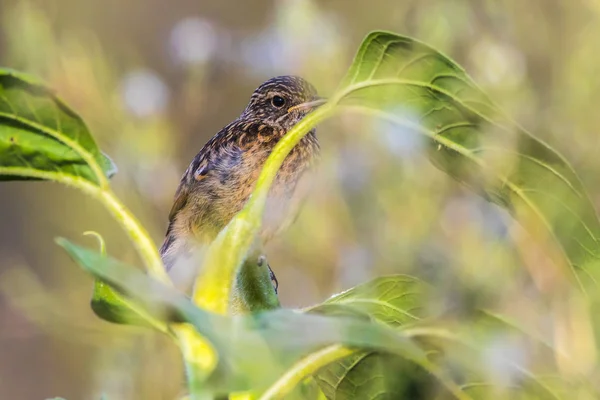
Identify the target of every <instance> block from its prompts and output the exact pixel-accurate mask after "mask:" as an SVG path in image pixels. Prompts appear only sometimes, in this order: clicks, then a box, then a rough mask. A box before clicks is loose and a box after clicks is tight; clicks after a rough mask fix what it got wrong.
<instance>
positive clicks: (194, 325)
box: [0, 31, 600, 399]
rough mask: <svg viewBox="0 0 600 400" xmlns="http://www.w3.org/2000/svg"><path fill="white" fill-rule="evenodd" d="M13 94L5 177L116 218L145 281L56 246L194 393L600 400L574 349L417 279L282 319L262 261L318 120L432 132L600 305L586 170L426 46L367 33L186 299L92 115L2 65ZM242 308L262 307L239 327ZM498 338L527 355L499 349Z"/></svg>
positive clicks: (457, 164) (216, 245)
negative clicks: (49, 186) (123, 198)
mask: <svg viewBox="0 0 600 400" xmlns="http://www.w3.org/2000/svg"><path fill="white" fill-rule="evenodd" d="M0 99H1V101H0V155H1V157H0V179H2V180H15V179H44V180H49V181H56V182H60V183H63V184H66V185H68V186H71V187H74V188H77V189H80V190H82V191H84V192H85V193H87V194H88V195H90V196H92V197H93V198H94V199H96V200H98V201H99V202H100V203H102V204H103V205H104V206H105V207H106V208H107V210H108V211H109V212H111V213H112V215H113V216H114V217H115V219H116V220H117V221H118V222H119V223H120V224H121V225H122V227H123V228H124V229H125V231H126V232H127V234H128V235H129V237H130V239H131V240H132V243H133V244H134V246H135V248H136V249H137V251H138V252H139V254H140V256H141V259H142V261H143V263H144V267H145V270H146V272H147V273H146V274H144V273H142V272H140V271H138V270H136V269H135V268H133V267H130V266H128V265H127V264H125V263H122V262H119V261H116V260H114V259H112V258H110V257H108V256H106V255H105V254H102V252H101V253H97V252H95V251H92V250H89V249H85V248H82V247H80V246H77V245H75V244H72V243H71V242H69V241H67V240H66V239H59V240H58V243H59V244H60V245H61V246H62V247H63V248H64V249H65V250H66V251H67V252H68V253H69V255H70V256H71V257H72V258H73V259H74V260H75V261H76V262H77V263H78V264H79V265H80V266H81V267H83V268H84V269H85V270H86V271H88V272H90V273H91V274H92V275H93V276H94V277H95V278H96V279H97V283H96V286H95V292H94V296H93V301H92V306H93V309H94V311H95V312H96V314H97V315H98V316H100V317H101V318H104V319H106V320H108V321H111V322H118V323H128V324H136V325H144V326H151V327H154V328H155V329H158V330H159V331H161V332H164V333H165V334H167V335H168V336H169V337H171V338H172V339H173V340H174V341H175V343H176V344H177V345H178V346H179V347H180V349H181V351H182V356H183V359H184V363H185V364H186V371H187V378H188V383H189V390H190V398H192V399H204V398H214V397H215V396H219V395H224V394H231V393H237V394H235V396H239V395H240V394H239V392H245V395H247V396H248V397H249V398H262V399H269V398H280V397H283V396H287V395H289V396H294V395H297V394H298V393H297V392H294V389H295V388H296V387H297V386H298V385H309V386H310V384H307V382H306V379H308V378H310V377H311V376H312V377H314V382H316V383H317V384H318V385H319V388H320V391H321V392H322V393H323V394H324V395H325V396H326V397H327V398H332V399H333V398H374V397H382V396H385V397H388V398H400V397H404V398H433V397H434V396H437V397H436V398H452V397H453V398H459V399H469V398H515V397H519V398H563V397H565V398H566V396H568V395H571V394H572V393H574V392H576V393H578V394H580V395H581V396H584V395H585V396H594V395H597V392H596V390H597V389H598V388H597V387H595V385H594V384H593V382H591V381H590V382H588V380H587V379H586V378H587V376H586V375H592V374H593V373H594V372H596V366H595V365H594V366H593V367H592V368H591V369H590V370H585V369H583V370H577V368H575V370H576V373H572V371H573V370H572V369H571V370H570V372H571V373H568V374H567V373H565V369H564V363H563V362H561V360H562V359H563V358H564V357H567V358H569V355H564V354H562V353H561V351H562V349H560V348H558V346H557V343H556V342H552V340H550V339H549V338H548V337H547V335H546V334H545V333H543V332H536V331H532V330H531V329H529V328H525V327H523V326H521V325H520V323H519V322H513V321H511V319H510V318H508V317H505V316H504V315H503V314H502V313H501V312H499V311H497V310H488V309H485V308H481V307H479V306H477V307H474V309H472V310H469V312H468V313H467V315H460V313H457V312H456V310H453V309H452V307H448V306H446V305H444V306H443V307H431V304H432V302H433V304H435V301H436V294H435V289H434V287H433V286H432V285H428V284H427V283H425V282H423V281H422V280H420V279H417V278H413V277H408V276H404V275H392V276H387V277H381V278H378V279H376V280H374V281H371V282H368V283H365V284H362V285H360V286H358V287H355V288H353V289H350V290H348V291H346V292H343V293H341V294H338V295H335V296H333V297H331V298H330V299H329V300H327V301H326V302H324V303H323V304H320V305H316V306H313V307H310V308H308V309H306V310H302V311H295V310H284V309H280V308H279V307H278V302H277V301H276V300H274V298H273V296H274V293H273V292H272V288H271V286H270V283H269V278H268V274H266V273H257V271H264V268H263V269H262V270H261V269H256V268H257V266H256V265H254V262H252V258H251V257H250V256H249V252H250V251H251V246H252V243H253V242H254V238H255V236H256V234H257V232H258V230H259V228H260V223H261V220H262V215H263V213H264V208H265V202H266V198H267V193H268V190H269V187H270V185H271V183H272V182H273V179H274V177H275V175H276V173H277V171H278V169H279V167H280V166H281V164H282V162H283V160H284V159H285V157H286V156H287V154H288V153H289V152H290V151H291V149H292V148H293V147H294V146H295V145H296V144H297V143H298V141H299V140H300V139H301V138H302V136H303V135H304V134H306V132H308V131H309V130H310V129H311V128H313V127H314V126H315V125H317V124H318V123H320V122H322V121H323V120H325V119H327V118H330V117H332V116H334V115H337V114H339V113H342V112H344V113H345V112H353V113H359V114H363V115H367V116H369V117H377V118H382V119H384V120H387V121H390V122H393V123H395V124H398V125H400V126H403V127H404V128H406V133H407V134H421V135H423V136H424V137H426V138H427V144H428V150H429V154H430V158H431V159H432V161H433V162H434V164H435V165H437V166H439V168H440V169H442V170H443V171H445V172H447V173H448V174H449V175H450V176H452V177H453V178H455V179H457V180H458V181H460V182H462V183H464V184H466V185H467V186H469V187H470V188H472V189H473V190H475V191H476V192H477V193H480V194H482V195H483V196H484V197H485V198H486V199H489V200H490V201H492V202H495V203H497V204H498V205H500V206H502V207H504V208H506V209H507V210H508V211H509V212H510V213H511V214H512V215H513V216H514V217H515V218H516V219H517V220H518V221H519V222H520V223H521V224H522V225H523V227H525V228H526V229H527V230H528V231H529V232H530V233H531V240H532V242H537V243H542V245H543V246H545V247H544V248H545V249H546V250H547V252H548V256H549V257H550V259H551V260H552V262H553V263H554V264H555V265H557V266H558V267H559V271H560V274H561V275H560V277H561V279H560V285H559V289H560V290H561V291H562V292H561V293H564V297H563V298H564V299H568V300H569V301H571V300H572V299H575V301H584V302H585V301H590V305H592V304H593V303H591V301H592V300H594V289H595V285H596V284H595V282H596V278H595V276H596V274H597V272H596V270H597V269H598V266H597V265H596V263H597V261H596V260H597V259H598V256H599V254H600V253H599V244H598V240H597V234H598V231H599V229H600V223H599V221H598V218H597V216H596V213H595V211H594V208H593V205H592V203H591V202H590V200H589V198H588V195H587V194H586V192H585V190H584V188H583V186H582V183H581V182H580V180H579V178H578V177H577V175H576V174H575V172H574V170H573V168H572V167H571V166H570V165H569V164H568V163H567V161H566V160H565V158H564V157H562V156H561V155H560V154H559V153H558V152H556V151H555V150H553V149H552V148H551V147H550V146H548V145H547V144H545V143H544V142H542V141H541V140H539V139H537V138H535V137H534V136H533V135H531V134H530V133H528V132H527V131H525V130H524V129H523V128H521V127H519V126H518V125H516V124H515V123H514V122H512V121H511V120H510V119H509V118H508V117H506V116H505V115H504V113H503V112H502V111H501V110H500V109H499V108H498V107H497V106H496V105H495V104H494V103H492V102H491V100H490V99H489V98H488V97H487V96H486V95H485V94H484V93H483V92H482V91H481V90H480V89H479V88H478V87H477V86H476V85H475V84H474V83H473V82H472V80H471V79H470V78H469V77H468V76H467V75H466V73H465V72H464V71H463V70H462V69H461V68H460V67H459V66H458V65H457V64H456V63H455V62H453V61H452V60H450V59H449V58H448V57H446V56H444V55H443V54H441V53H439V52H438V51H436V50H434V49H432V48H431V47H429V46H427V45H425V44H423V43H420V42H418V41H416V40H414V39H411V38H407V37H403V36H399V35H396V34H394V33H390V32H381V31H378V32H373V33H371V34H369V35H368V36H367V37H366V38H365V40H364V41H363V44H362V45H361V47H360V49H359V51H358V53H357V55H356V58H355V60H354V62H353V64H352V66H351V67H350V69H349V71H348V73H347V75H346V77H345V78H344V80H343V81H342V84H341V85H340V87H339V88H338V90H337V91H336V92H335V93H334V94H333V95H332V96H331V97H330V99H329V101H328V102H327V103H326V104H325V105H324V106H322V107H320V108H318V109H317V110H316V111H314V112H313V113H311V114H310V115H309V116H307V117H306V118H304V119H303V120H302V121H301V122H300V123H298V124H297V125H296V126H295V127H294V129H292V130H291V131H290V132H289V133H288V134H287V135H286V136H285V137H284V138H283V139H282V140H281V141H280V142H279V143H278V145H277V146H276V148H275V150H274V151H273V153H272V154H271V156H270V157H269V159H268V160H267V163H266V165H265V167H264V169H263V171H262V173H261V175H260V177H259V179H258V182H257V185H256V188H255V190H254V193H253V196H252V197H251V199H250V200H249V201H248V203H247V204H246V206H245V207H244V209H243V210H242V211H241V212H240V213H239V214H238V215H236V216H235V217H234V218H233V219H232V221H231V222H230V223H229V224H228V225H227V227H226V228H225V229H224V230H223V231H222V232H221V233H220V234H219V235H218V237H217V239H216V240H215V241H214V242H213V243H212V244H211V246H210V248H209V249H208V253H207V256H206V258H205V260H204V265H203V268H202V272H201V274H200V275H199V276H198V277H197V281H196V285H195V288H194V293H193V296H192V298H191V299H188V298H186V297H185V296H183V295H182V294H180V293H178V292H177V291H175V289H174V288H173V285H172V283H171V281H170V279H169V277H168V276H167V274H166V273H165V272H164V270H163V268H162V264H161V262H160V257H159V255H158V253H157V251H156V247H155V246H154V244H153V243H152V241H151V239H150V238H149V236H148V234H147V232H146V230H145V229H144V228H143V227H142V226H141V225H140V223H139V222H138V221H137V220H136V219H135V217H134V216H133V215H132V214H131V213H130V212H129V211H128V210H127V208H126V207H125V206H124V205H123V204H122V203H121V202H120V201H119V199H118V198H117V197H116V196H115V195H114V193H113V192H112V191H111V189H110V187H109V184H108V179H109V178H110V177H111V176H112V174H113V173H114V170H115V168H114V166H113V164H112V162H111V161H110V159H108V158H107V157H106V156H105V155H104V154H103V153H101V152H100V150H99V149H98V148H97V146H96V144H95V142H94V140H93V138H92V136H91V135H90V133H89V132H88V130H87V128H86V127H85V125H84V123H83V121H82V120H81V118H79V117H78V116H77V115H76V114H75V113H74V112H73V111H72V110H70V109H69V108H68V107H67V106H66V105H65V104H64V103H63V102H61V101H60V100H59V99H58V98H57V97H56V96H55V95H54V94H53V93H52V92H51V91H50V90H48V89H46V88H45V87H44V86H43V85H41V84H40V83H38V82H37V81H36V80H34V79H32V78H30V77H28V76H25V75H23V74H20V73H16V72H13V71H9V70H1V71H0ZM514 149H516V150H514ZM562 267H565V268H563V269H560V268H562ZM584 293H585V294H587V295H588V296H589V298H585V299H584V298H583V294H584ZM235 299H238V300H239V301H241V302H242V303H244V308H245V309H246V310H247V311H249V312H248V313H242V314H239V315H233V313H232V304H234V303H235ZM240 299H241V300H240ZM438 300H439V299H438ZM586 304H587V303H586ZM569 313H570V310H569V309H567V311H565V315H564V316H565V318H569V316H570V315H569ZM494 343H500V344H504V343H509V344H511V346H512V345H514V346H513V347H514V348H515V349H517V350H518V351H519V352H522V353H523V354H525V353H526V355H527V357H519V356H514V355H513V354H511V353H510V352H509V353H508V354H504V353H503V352H502V351H500V352H499V353H498V352H493V351H492V352H490V350H489V348H490V346H491V345H492V344H494ZM501 350H502V349H501ZM257 362H258V363H259V364H260V365H259V366H260V368H257ZM541 365H543V366H544V368H540V366H541ZM400 376H402V377H403V379H400V378H399V377H400ZM590 398H591V397H590Z"/></svg>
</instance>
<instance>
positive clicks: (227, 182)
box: [160, 75, 325, 292]
mask: <svg viewBox="0 0 600 400" xmlns="http://www.w3.org/2000/svg"><path fill="white" fill-rule="evenodd" d="M324 102H325V100H324V99H322V98H320V97H319V96H318V95H317V91H316V89H315V88H314V86H313V85H311V84H310V83H309V82H308V81H306V80H305V79H303V78H301V77H299V76H293V75H284V76H276V77H273V78H271V79H269V80H267V81H265V82H264V83H262V84H261V85H260V86H258V88H257V89H256V90H254V92H253V93H252V95H251V96H250V100H249V102H248V104H247V106H246V108H245V109H244V111H243V112H242V113H241V115H240V116H239V117H238V118H236V119H235V120H234V121H233V122H231V123H230V124H228V125H226V126H225V127H224V128H222V129H221V130H220V131H219V132H218V133H217V134H215V135H214V136H213V137H212V138H211V139H210V140H208V142H206V144H205V145H204V146H203V147H202V148H201V150H200V151H199V152H198V154H197V155H196V156H195V157H194V158H193V160H192V162H191V163H190V164H189V166H188V168H187V169H186V171H185V172H184V174H183V176H182V177H181V181H180V183H179V186H178V187H177V190H176V192H175V197H174V201H173V206H172V208H171V211H170V213H169V223H168V228H167V231H166V235H165V238H164V241H163V244H162V246H161V248H160V255H161V258H162V261H163V264H164V265H165V268H166V269H167V271H168V272H170V271H172V270H173V269H174V266H175V265H179V263H180V262H182V261H185V260H188V259H189V258H190V257H191V255H192V254H194V252H196V251H197V250H198V249H202V248H206V246H207V245H208V244H210V243H211V242H212V241H213V240H214V239H215V238H216V236H217V234H218V233H219V232H220V231H221V230H222V229H223V228H224V227H225V226H226V225H227V224H228V223H229V221H231V219H232V218H233V217H234V216H235V215H236V214H237V213H238V212H239V211H240V210H241V209H242V208H243V206H244V205H245V203H246V201H247V200H248V198H249V197H250V195H251V193H252V190H253V188H254V185H255V183H256V181H257V178H258V176H259V174H260V172H261V170H262V167H263V165H264V163H265V161H266V159H267V157H268V156H269V155H270V154H271V152H272V150H273V148H274V147H275V145H276V144H277V142H278V141H279V140H280V139H281V138H282V137H283V136H284V135H285V134H286V133H287V132H288V131H289V130H290V129H291V128H292V127H293V126H294V125H295V124H296V123H297V122H298V121H300V120H301V119H302V118H304V117H305V116H306V115H307V114H308V113H310V112H311V111H312V110H314V109H315V108H316V107H318V106H320V105H322V104H323V103H324ZM319 153H320V146H319V141H318V139H317V136H316V130H315V129H314V128H313V129H312V130H311V131H310V132H308V133H307V134H306V135H305V136H304V137H303V138H302V139H301V140H300V142H299V143H298V144H297V145H296V146H295V147H294V148H293V149H292V150H291V152H290V153H289V154H288V156H287V157H286V159H285V161H284V162H283V164H282V166H281V168H280V170H279V171H278V173H277V176H276V178H275V180H274V182H273V185H272V187H271V189H270V192H269V196H268V200H267V207H266V210H267V211H266V214H265V216H264V218H263V225H262V228H261V231H260V233H259V235H258V236H259V239H260V246H261V248H262V246H264V245H265V244H266V243H267V242H268V241H269V240H271V239H272V238H273V237H275V236H277V235H278V234H279V233H281V232H282V231H284V230H285V229H286V228H287V227H289V225H290V224H291V223H292V222H293V221H294V220H295V219H296V217H297V215H298V213H299V211H300V209H301V206H302V204H303V203H304V200H305V198H306V196H307V195H308V192H309V191H310V187H311V182H312V177H313V174H314V171H315V168H316V165H317V163H318V160H319ZM264 260H265V256H264V255H261V256H260V257H259V260H258V265H262V264H263V261H264ZM182 264H185V263H183V262H182ZM267 267H268V268H269V273H270V276H271V280H272V282H273V285H274V289H275V292H277V289H278V282H277V278H276V277H275V274H274V273H273V271H272V269H271V267H270V265H268V263H267ZM184 268H186V269H187V270H189V269H190V266H189V264H188V265H187V266H186V267H184ZM193 268H196V266H194V267H193ZM193 268H192V269H193ZM183 274H184V275H186V274H187V275H188V279H189V277H190V276H195V275H194V271H187V272H184V273H183ZM184 285H187V286H189V282H188V283H187V284H184ZM187 289H188V290H189V287H188V288H187Z"/></svg>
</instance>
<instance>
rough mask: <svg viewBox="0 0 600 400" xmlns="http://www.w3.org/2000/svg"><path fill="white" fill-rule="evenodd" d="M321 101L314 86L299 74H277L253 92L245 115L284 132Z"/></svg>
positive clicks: (323, 101)
mask: <svg viewBox="0 0 600 400" xmlns="http://www.w3.org/2000/svg"><path fill="white" fill-rule="evenodd" d="M323 103H325V100H323V99H321V98H319V97H318V96H317V91H316V90H315V88H314V87H313V86H312V85H311V84H310V83H308V82H307V81H306V80H304V79H302V78H300V77H298V76H277V77H275V78H271V79H269V80H268V81H266V82H264V83H263V84H262V85H260V86H259V87H258V88H257V89H256V90H255V91H254V93H253V94H252V97H251V98H250V102H249V103H248V106H247V107H246V110H245V111H244V116H246V117H252V118H257V119H260V120H261V122H262V123H264V124H267V125H269V126H272V127H274V128H283V129H285V130H286V131H287V130H289V129H291V128H292V127H293V126H294V125H295V124H296V123H297V122H298V121H300V120H301V119H302V118H303V117H304V116H305V115H306V114H308V113H309V112H310V111H312V110H313V109H314V108H316V107H318V106H320V105H321V104H323Z"/></svg>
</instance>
